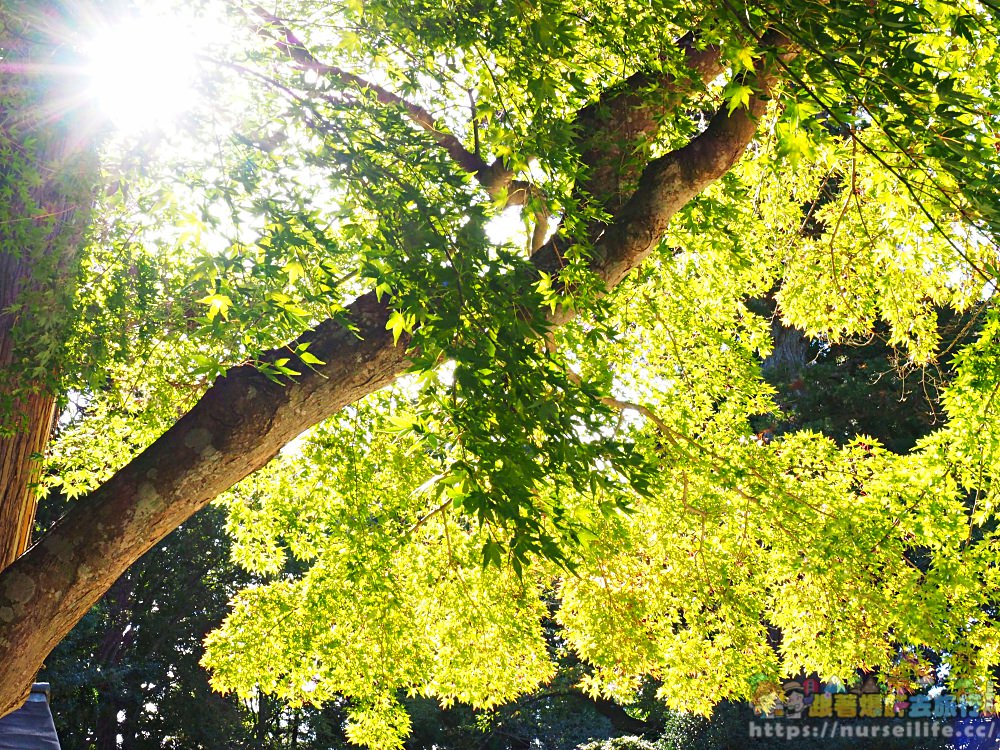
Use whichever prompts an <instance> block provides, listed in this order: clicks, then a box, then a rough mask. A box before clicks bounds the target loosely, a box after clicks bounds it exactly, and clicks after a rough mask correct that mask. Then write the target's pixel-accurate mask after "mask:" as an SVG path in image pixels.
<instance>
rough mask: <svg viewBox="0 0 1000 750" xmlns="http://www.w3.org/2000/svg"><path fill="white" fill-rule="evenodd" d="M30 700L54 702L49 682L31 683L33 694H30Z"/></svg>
mask: <svg viewBox="0 0 1000 750" xmlns="http://www.w3.org/2000/svg"><path fill="white" fill-rule="evenodd" d="M28 700H29V701H40V700H44V701H45V702H46V703H51V702H52V688H51V687H50V686H49V683H47V682H35V683H32V685H31V695H29V696H28Z"/></svg>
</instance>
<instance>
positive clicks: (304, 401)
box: [0, 40, 773, 715]
mask: <svg viewBox="0 0 1000 750" xmlns="http://www.w3.org/2000/svg"><path fill="white" fill-rule="evenodd" d="M286 41H287V40H286ZM296 44H297V43H296ZM293 46H294V45H293ZM692 50H693V47H692ZM699 54H700V53H699ZM713 54H714V53H713ZM310 64H312V63H310ZM714 65H715V66H717V65H718V59H717V55H716V56H715V63H714ZM713 70H714V67H713V65H712V64H707V65H704V66H702V68H700V69H698V70H697V74H698V77H704V76H708V75H709V74H711V73H712V71H713ZM328 72H329V71H328ZM772 81H773V72H772V71H761V72H760V74H759V75H758V81H757V83H758V87H759V89H760V90H761V92H762V93H761V94H760V95H759V96H757V97H754V98H752V99H751V101H750V104H749V107H747V108H746V109H738V110H736V111H735V112H734V113H733V114H732V115H729V114H727V113H726V111H725V107H723V108H722V109H721V110H720V111H719V112H718V113H717V114H715V115H714V117H713V118H712V119H711V122H710V124H709V126H708V128H707V129H706V130H705V131H704V132H703V133H702V134H700V135H698V136H697V137H695V138H694V139H693V140H692V141H691V142H690V143H689V144H687V145H686V146H684V147H683V148H680V149H678V150H676V151H673V152H671V153H668V154H666V155H664V156H662V157H660V158H658V159H655V160H653V161H648V162H646V163H645V164H644V165H643V168H642V169H641V173H640V174H639V176H638V178H637V179H636V180H635V181H634V183H635V185H634V190H633V189H632V188H631V187H630V188H629V189H630V194H629V195H627V196H622V195H620V194H619V191H618V190H617V189H611V190H604V188H603V187H601V186H597V185H589V186H588V187H589V192H590V194H591V195H600V194H602V190H604V192H603V194H604V195H610V196H612V198H613V200H614V201H615V202H617V203H616V205H614V206H612V205H610V203H609V208H612V213H613V214H614V215H615V217H616V218H615V220H614V221H613V222H612V223H611V224H610V225H609V226H607V227H606V228H605V229H604V231H603V232H602V233H600V234H599V235H595V259H594V264H593V267H594V270H595V272H596V273H597V274H598V275H599V276H600V277H601V278H602V279H603V280H604V281H605V283H606V285H607V287H608V288H610V287H613V286H614V285H615V284H617V283H619V282H620V281H621V280H622V279H623V278H624V277H625V276H626V275H627V274H628V272H629V271H630V270H632V269H634V268H635V267H636V266H637V265H638V264H640V263H641V262H642V261H643V260H644V259H645V258H646V257H647V256H648V255H649V254H650V253H651V252H652V251H653V250H654V249H655V247H656V245H657V243H658V241H659V239H660V237H661V236H662V235H663V232H664V230H665V229H666V226H667V223H668V222H669V220H670V218H671V217H672V216H673V215H674V214H675V213H676V212H677V211H678V210H679V209H680V208H681V207H682V206H683V205H684V204H685V203H686V202H687V201H688V200H690V199H691V198H692V197H693V196H695V195H697V194H698V193H699V192H700V191H701V190H703V189H704V188H705V187H706V186H707V185H709V184H710V183H711V182H713V181H714V180H716V179H718V178H719V177H721V176H722V175H723V174H725V172H726V171H728V170H729V169H730V168H731V167H732V166H733V164H734V163H735V162H736V161H737V160H738V159H739V157H740V155H741V154H742V153H743V151H744V149H745V147H746V146H747V144H748V143H749V142H750V140H751V138H752V137H753V134H754V131H755V127H756V121H757V119H758V118H759V117H760V115H761V114H762V113H763V111H764V108H765V106H766V97H767V93H768V91H769V88H770V85H771V83H772ZM663 83H664V84H669V83H670V82H669V81H666V82H663ZM678 88H679V84H678V85H677V86H673V91H671V86H670V85H663V86H660V87H652V88H650V87H646V88H645V89H643V90H644V91H646V93H647V96H653V95H654V94H655V95H656V96H661V95H670V96H673V95H675V94H676V93H677V89H678ZM635 93H637V92H635ZM620 96H621V92H620V91H618V92H615V93H614V94H613V97H614V98H615V100H616V101H619V102H628V103H627V105H621V106H627V108H628V109H630V110H631V109H634V108H636V107H641V106H642V99H641V97H640V99H637V100H635V102H634V103H632V100H631V99H619V98H618V97H620ZM615 106H618V105H615ZM613 110H614V106H611V107H608V108H606V109H605V111H613ZM657 119H658V118H655V117H651V118H646V119H645V120H643V122H642V125H641V127H637V128H636V129H635V132H634V133H633V134H632V137H633V138H634V139H635V147H636V148H641V147H642V143H644V142H645V141H646V139H648V138H650V137H652V136H653V135H654V134H655V129H656V128H657V127H658V126H657V125H656V121H657ZM614 122H616V120H615V118H613V117H612V118H609V117H607V116H604V117H603V120H602V118H601V117H596V116H595V118H594V119H593V120H592V121H591V124H590V125H589V126H588V127H590V128H591V129H590V130H588V132H587V134H586V136H585V138H586V143H588V144H590V145H588V146H587V147H586V149H584V148H582V149H581V153H584V152H586V153H584V158H585V160H586V163H587V166H589V168H590V174H591V175H595V174H601V173H602V170H604V169H605V168H606V164H605V161H606V160H614V159H616V158H618V157H619V156H620V155H621V153H622V152H621V149H622V148H623V146H622V144H621V139H620V138H619V139H609V143H615V144H616V145H615V149H617V151H615V152H614V153H610V154H608V153H601V152H600V151H599V150H598V149H597V147H596V145H595V144H598V143H599V134H598V133H596V132H594V130H593V128H599V127H610V126H611V125H612V123H614ZM601 123H603V125H602V124H601ZM417 124H419V123H417ZM588 149H589V150H588ZM619 161H620V159H619ZM500 168H502V165H501V166H500V167H498V169H500ZM494 171H498V170H494ZM611 174H612V176H613V177H614V179H615V180H616V183H615V184H616V185H620V184H622V179H621V177H620V176H618V173H617V172H612V173H611ZM609 179H611V178H610V177H609ZM626 182H632V179H631V178H628V180H626ZM484 187H485V188H486V189H489V185H488V184H484ZM612 198H608V199H606V200H609V201H610V200H612ZM559 242H560V239H559V238H558V237H556V238H554V239H553V240H552V241H550V242H549V243H547V244H546V245H544V246H543V247H542V248H540V249H539V250H538V251H537V252H536V253H535V254H534V255H533V256H532V260H533V262H535V264H536V265H537V266H538V267H539V268H542V269H545V270H548V271H553V272H557V271H558V269H559V267H560V254H559V249H558V244H559ZM389 313H390V309H389V307H388V304H387V302H386V301H382V302H380V301H378V300H377V299H376V297H375V295H374V294H373V293H369V294H366V295H364V296H362V297H359V298H358V299H357V300H355V302H354V303H353V304H351V305H350V306H349V308H348V311H347V319H348V320H347V322H348V323H349V326H350V327H348V326H345V325H343V324H341V323H339V322H336V321H332V320H331V321H327V322H325V323H322V324H321V325H319V326H318V327H317V328H315V329H313V330H311V331H309V332H307V333H306V334H304V335H303V336H302V337H301V339H300V341H308V342H309V343H310V346H309V352H310V353H312V354H313V355H315V356H317V357H318V358H319V359H320V360H322V361H324V362H325V363H326V364H324V365H322V366H320V367H317V368H316V369H315V370H312V369H310V368H308V367H302V368H301V369H302V371H303V372H304V373H305V374H304V375H302V376H300V377H297V378H296V379H294V380H291V381H289V382H287V383H285V384H283V385H278V384H275V383H273V382H271V381H269V380H268V379H267V378H266V377H264V376H263V375H261V374H260V373H259V372H258V371H257V370H255V369H254V368H252V367H248V366H245V367H237V368H234V369H232V370H231V371H230V372H228V373H227V374H226V375H225V376H224V377H222V378H220V379H219V380H217V381H216V382H215V384H214V385H213V386H212V387H211V388H210V389H209V390H208V391H207V392H206V393H205V395H204V397H203V398H202V399H201V400H200V401H199V402H198V404H197V405H196V406H195V407H194V408H193V409H192V410H191V411H190V412H189V413H187V414H186V415H185V416H183V417H182V418H181V419H180V420H179V421H178V422H177V423H176V424H175V425H174V426H173V427H171V428H170V429H169V430H168V431H167V432H166V433H165V434H164V435H163V436H161V437H160V439H159V440H157V441H156V442H155V443H154V444H153V445H152V446H150V447H149V448H148V449H147V450H146V451H144V452H143V453H142V454H141V455H139V456H138V457H136V458H135V459H134V460H133V461H132V462H131V463H130V464H128V465H127V466H125V467H124V468H123V469H121V470H120V471H119V472H118V473H117V474H116V475H115V476H114V477H112V478H111V479H110V480H108V481H107V482H106V483H105V484H104V485H103V486H101V487H100V488H98V489H97V490H95V491H94V492H93V493H91V494H90V495H89V496H87V497H85V498H83V499H82V500H80V501H78V502H77V503H76V504H75V505H74V507H73V508H72V509H71V510H70V511H69V512H68V513H67V514H66V515H65V516H64V517H63V518H62V519H61V520H60V521H59V522H58V523H57V524H56V525H55V527H54V528H53V529H52V530H51V531H49V532H48V533H47V534H46V535H45V536H44V537H43V538H42V539H41V540H40V541H39V542H38V543H37V544H35V545H34V546H33V547H32V548H31V549H29V550H28V551H27V552H26V553H25V554H24V555H22V556H21V557H20V558H18V559H17V560H16V561H15V562H14V563H13V564H12V565H11V566H10V567H9V568H7V569H6V570H5V571H3V573H0V715H2V714H4V713H6V712H8V711H10V710H12V709H13V708H15V707H16V706H17V705H19V704H20V702H21V701H22V700H23V697H24V696H25V695H26V691H27V690H28V689H29V688H30V684H31V681H32V678H33V676H34V674H35V672H36V670H37V669H38V668H39V666H40V665H41V664H42V662H43V660H44V659H45V657H46V656H47V655H48V653H49V651H50V650H51V649H52V647H53V646H55V644H56V643H58V641H59V640H61V639H62V638H63V637H64V636H65V635H66V634H67V633H68V632H69V630H70V629H71V628H72V627H73V626H74V625H75V623H76V622H77V621H78V620H79V619H80V618H81V617H82V616H83V615H84V614H85V613H86V612H87V610H88V609H89V608H90V607H91V606H92V605H93V604H94V603H95V602H96V601H97V600H98V599H99V598H100V596H101V595H102V594H103V593H104V592H105V591H107V589H108V588H109V587H110V586H111V585H112V584H113V583H114V582H115V580H117V579H118V577H119V576H120V575H121V574H122V573H123V572H124V571H125V569H126V568H127V567H128V566H129V565H131V564H132V563H133V562H134V561H136V560H137V559H138V558H139V557H140V556H141V555H142V554H143V553H144V552H146V551H147V550H149V549H150V548H151V547H152V546H153V545H155V544H156V543H157V542H158V541H159V540H161V539H162V538H163V537H164V536H166V534H168V533H169V532H170V531H171V530H173V529H174V528H176V527H177V526H178V525H179V524H180V523H182V522H183V521H184V520H185V519H187V518H188V517H189V516H190V515H191V514H193V513H194V512H195V511H197V510H198V509H200V508H201V507H203V506H204V505H205V504H207V503H208V502H210V501H211V500H212V499H213V498H215V497H216V496H217V495H219V494H220V493H221V492H224V491H225V490H226V489H228V488H229V487H231V486H232V485H233V484H235V483H236V482H238V481H239V480H241V479H242V478H243V477H245V476H247V475H248V474H250V473H251V472H253V471H254V470H256V469H258V468H260V467H261V466H263V465H264V464H265V463H266V462H267V461H268V460H270V459H271V458H272V457H273V456H274V455H275V454H276V453H277V452H278V450H280V448H281V447H282V446H284V445H285V444H286V443H287V442H289V441H290V440H292V439H293V438H295V437H296V436H297V435H298V434H300V433H301V432H302V431H303V430H305V429H307V428H308V427H310V426H312V425H314V424H316V423H317V422H319V421H320V420H322V419H324V418H326V417H328V416H330V415H331V414H333V413H335V412H336V411H337V410H339V409H341V408H342V407H344V406H346V405H348V404H350V403H353V402H354V401H356V400H358V399H360V398H361V397H362V396H364V395H366V394H368V393H371V392H373V391H375V390H377V389H379V388H382V387H384V386H386V385H388V384H389V383H391V382H392V381H393V379H394V378H395V377H396V375H397V374H398V373H400V372H401V371H402V370H403V369H404V368H405V366H406V364H407V360H406V348H407V345H408V340H407V339H406V337H403V338H401V339H400V341H399V343H398V345H394V344H393V339H392V336H391V334H390V333H389V332H387V331H386V322H387V320H388V317H389ZM565 319H566V317H565V316H564V317H563V318H560V319H557V320H555V321H554V322H557V323H558V322H562V321H563V320H565ZM352 329H353V330H352ZM296 343H297V342H292V343H291V344H290V345H289V348H285V347H283V348H282V349H280V350H276V351H275V352H273V353H272V355H271V356H272V357H273V358H275V359H276V358H278V357H287V356H289V355H288V351H289V350H290V348H294V346H295V344H296Z"/></svg>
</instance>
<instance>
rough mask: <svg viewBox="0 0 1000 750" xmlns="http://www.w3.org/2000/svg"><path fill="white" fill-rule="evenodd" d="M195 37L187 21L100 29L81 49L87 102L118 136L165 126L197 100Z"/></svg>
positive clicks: (159, 19) (136, 21) (143, 21)
mask: <svg viewBox="0 0 1000 750" xmlns="http://www.w3.org/2000/svg"><path fill="white" fill-rule="evenodd" d="M198 32H199V29H198V28H197V26H195V25H193V24H192V22H191V20H190V19H186V18H183V17H168V16H146V17H136V18H130V19H128V20H125V21H122V22H120V23H117V24H113V25H111V26H108V27H106V28H104V29H102V30H101V31H100V32H99V33H97V34H96V35H95V36H94V38H93V39H92V40H91V41H90V43H88V44H87V45H86V47H85V48H84V54H85V56H86V58H87V60H88V63H87V65H86V69H85V75H86V78H87V80H88V81H89V85H88V97H89V98H90V99H91V100H92V101H94V102H95V103H96V104H97V105H98V107H99V108H100V111H101V112H102V114H103V115H104V116H105V117H106V118H107V119H108V120H110V121H111V123H112V124H113V125H114V127H115V128H116V129H118V130H120V131H123V132H130V133H137V132H143V131H148V130H156V129H162V128H164V127H166V126H168V125H169V124H170V123H172V122H173V121H174V120H175V119H176V118H177V116H178V115H180V114H182V113H183V112H184V111H185V110H186V109H187V108H188V107H189V106H190V105H191V101H192V99H193V98H194V96H195V86H196V83H197V73H198V52H199V38H200V36H201V34H200V33H198Z"/></svg>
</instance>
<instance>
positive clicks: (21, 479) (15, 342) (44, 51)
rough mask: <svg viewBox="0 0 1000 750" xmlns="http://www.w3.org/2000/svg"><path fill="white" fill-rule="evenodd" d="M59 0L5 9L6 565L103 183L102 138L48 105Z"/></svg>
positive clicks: (1, 424) (26, 514)
mask: <svg viewBox="0 0 1000 750" xmlns="http://www.w3.org/2000/svg"><path fill="white" fill-rule="evenodd" d="M60 18H61V13H60V9H59V8H58V7H57V6H48V5H45V4H44V3H39V4H34V5H30V4H24V3H13V4H9V5H7V6H6V10H0V50H2V74H0V154H2V156H0V159H2V168H0V189H2V191H3V195H5V196H6V198H5V201H4V202H5V206H4V207H3V209H2V210H0V218H2V221H0V570H2V569H3V568H6V567H7V566H8V565H9V564H10V563H11V562H13V561H14V559H16V558H17V557H18V556H19V555H20V554H21V553H22V552H24V550H25V549H26V548H27V545H28V540H29V538H30V534H31V527H32V524H33V521H34V517H35V506H36V491H35V485H36V483H37V481H38V477H39V471H40V468H41V467H40V462H39V460H38V459H39V456H40V454H41V453H42V451H43V450H44V449H45V445H46V443H47V442H48V439H49V433H50V430H51V426H52V419H53V411H54V408H55V400H56V381H57V373H56V372H54V371H53V368H52V366H47V365H46V363H48V362H52V363H54V362H56V361H57V360H58V356H57V355H58V349H59V345H60V342H61V340H62V336H63V331H64V328H65V321H66V319H67V318H68V314H69V312H70V306H71V304H72V302H71V294H72V289H73V280H74V279H75V277H76V273H77V267H78V261H79V255H80V248H81V246H82V238H83V235H84V233H85V231H86V228H87V223H88V221H89V217H90V204H91V199H92V195H93V188H94V185H95V184H96V177H97V170H96V159H94V158H93V148H92V147H91V144H89V143H87V142H86V139H85V138H83V137H81V136H80V135H79V133H73V132H72V128H71V127H70V126H69V124H68V123H66V122H65V121H63V120H61V119H60V118H59V117H57V116H56V115H55V114H54V113H53V112H52V111H51V110H50V109H47V108H46V107H47V106H48V104H49V102H50V101H51V99H52V94H53V89H54V88H55V87H56V86H57V83H56V81H55V80H53V79H52V78H51V77H49V76H47V75H45V74H40V73H39V72H38V71H46V70H48V69H50V68H51V67H52V66H53V62H54V60H55V55H56V49H57V47H58V45H57V44H56V43H55V41H54V37H53V35H52V34H51V33H50V32H51V30H52V29H53V28H54V27H55V26H56V25H58V23H59V20H60Z"/></svg>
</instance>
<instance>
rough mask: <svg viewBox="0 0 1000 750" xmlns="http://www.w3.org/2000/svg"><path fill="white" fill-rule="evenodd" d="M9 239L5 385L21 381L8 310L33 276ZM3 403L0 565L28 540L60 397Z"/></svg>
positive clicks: (1, 289) (3, 286)
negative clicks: (42, 460) (42, 457)
mask: <svg viewBox="0 0 1000 750" xmlns="http://www.w3.org/2000/svg"><path fill="white" fill-rule="evenodd" d="M6 240H7V238H6V237H5V236H4V235H3V233H2V232H0V248H3V250H2V251H0V376H2V380H0V384H2V385H0V387H2V388H4V389H9V388H11V386H15V384H16V383H17V381H18V378H17V377H16V373H15V369H16V368H15V365H16V355H15V351H14V335H13V334H14V331H13V328H14V323H15V320H16V315H15V314H14V313H13V312H5V311H8V310H9V309H10V308H11V306H12V305H14V304H15V303H17V302H18V301H19V300H20V298H21V295H22V294H23V293H24V291H25V288H26V287H27V285H28V283H29V282H30V279H31V268H30V264H29V262H28V259H27V258H25V257H24V254H23V253H22V254H19V253H18V249H17V248H10V249H8V248H7V245H8V244H9V243H8V242H7V241H6ZM7 393H8V394H9V391H7ZM4 407H5V410H6V411H8V412H9V413H8V414H5V415H4V417H5V419H4V420H3V421H2V423H0V570H2V569H3V568H6V567H7V566H8V565H10V564H11V563H12V562H14V560H15V559H17V557H18V556H19V555H20V554H21V553H22V552H24V550H25V549H27V546H28V540H29V538H30V536H31V527H32V524H33V522H34V518H35V491H34V485H35V483H36V482H37V481H38V476H39V472H40V469H41V466H40V464H39V461H38V456H39V455H40V454H41V452H42V451H43V450H45V444H46V442H47V441H48V437H49V430H50V427H51V425H52V411H53V409H54V407H55V398H54V397H53V395H52V394H51V393H50V392H48V391H47V389H44V388H38V389H35V390H34V391H32V390H30V389H29V390H28V391H27V392H26V393H24V394H22V395H20V396H18V397H15V398H13V399H12V400H11V401H10V402H8V403H5V404H4Z"/></svg>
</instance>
